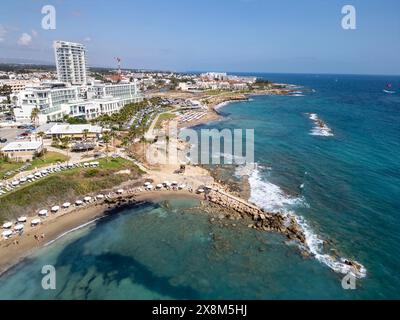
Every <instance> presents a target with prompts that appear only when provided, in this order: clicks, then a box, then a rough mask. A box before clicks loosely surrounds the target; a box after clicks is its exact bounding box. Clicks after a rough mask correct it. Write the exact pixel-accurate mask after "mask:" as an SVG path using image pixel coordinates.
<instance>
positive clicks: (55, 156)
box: [27, 152, 69, 170]
mask: <svg viewBox="0 0 400 320" xmlns="http://www.w3.org/2000/svg"><path fill="white" fill-rule="evenodd" d="M68 159H69V158H68V157H67V156H66V155H64V154H62V153H58V152H46V153H45V154H44V155H43V156H42V157H40V158H36V159H33V160H32V161H31V165H30V166H29V167H28V168H27V170H32V169H34V168H40V167H45V166H48V165H50V164H52V163H54V164H55V163H57V162H58V161H59V162H66V161H67V160H68Z"/></svg>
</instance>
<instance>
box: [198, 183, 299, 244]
mask: <svg viewBox="0 0 400 320" xmlns="http://www.w3.org/2000/svg"><path fill="white" fill-rule="evenodd" d="M205 197H206V199H207V200H208V201H210V202H212V203H215V204H218V205H220V206H221V207H223V208H228V209H231V210H234V211H236V212H237V213H238V214H239V215H240V216H241V217H242V218H245V217H246V216H247V217H250V218H251V219H252V221H253V222H252V223H251V224H249V225H248V226H249V228H254V229H258V230H262V231H275V232H279V233H281V234H283V235H285V236H286V237H287V238H288V239H290V240H297V241H299V242H300V243H301V244H303V245H305V244H306V236H305V234H304V232H303V230H302V228H301V226H300V225H299V224H298V223H297V221H296V219H295V218H294V217H292V216H289V215H284V214H280V213H273V214H272V213H269V212H266V211H264V210H263V209H261V208H259V207H257V206H255V205H253V204H251V203H248V202H246V201H244V200H243V199H240V198H237V197H235V196H233V195H230V194H228V193H226V192H224V191H219V190H210V191H208V192H207V193H206V195H205Z"/></svg>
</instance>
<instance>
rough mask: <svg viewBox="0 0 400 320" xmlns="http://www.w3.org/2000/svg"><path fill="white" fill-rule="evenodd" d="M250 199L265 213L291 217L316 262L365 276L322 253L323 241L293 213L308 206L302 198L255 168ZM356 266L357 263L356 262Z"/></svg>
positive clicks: (252, 174)
mask: <svg viewBox="0 0 400 320" xmlns="http://www.w3.org/2000/svg"><path fill="white" fill-rule="evenodd" d="M249 184H250V199H249V201H251V202H252V203H254V204H256V205H258V206H259V207H261V208H263V209H264V210H266V211H269V212H272V213H274V212H275V213H277V212H281V213H283V214H285V215H287V216H288V217H290V216H292V217H294V218H295V219H296V221H297V223H298V224H299V225H300V226H301V228H302V229H303V232H304V235H305V238H306V247H305V248H304V249H305V250H307V251H308V252H310V253H311V254H312V255H313V256H314V257H315V258H316V259H317V260H318V261H320V262H321V263H323V264H325V265H327V266H328V267H329V268H331V269H332V270H333V271H335V272H337V273H341V274H349V273H350V274H353V275H354V276H355V277H357V278H363V277H365V276H366V274H367V271H366V269H365V268H364V267H363V266H362V265H359V267H360V268H359V270H358V271H356V270H355V268H354V267H352V266H350V265H348V264H346V263H345V262H346V261H349V260H348V259H345V258H340V259H336V258H334V257H332V256H330V255H329V254H326V253H324V252H323V243H324V241H323V240H322V239H321V238H320V237H319V236H318V235H317V234H316V233H314V232H313V230H312V229H311V227H310V226H309V225H308V224H307V222H306V221H305V219H304V218H303V217H301V216H299V215H297V214H296V213H295V211H294V210H295V208H296V207H299V206H308V204H307V202H306V201H305V199H304V198H303V197H291V196H289V195H287V194H285V192H284V191H283V190H282V189H281V188H280V187H279V186H277V185H275V184H273V183H271V182H269V181H267V180H266V179H263V178H261V176H260V172H259V170H258V169H257V168H256V169H255V170H254V171H253V172H252V173H251V175H250V176H249ZM288 220H289V219H288ZM356 263H357V264H358V262H356Z"/></svg>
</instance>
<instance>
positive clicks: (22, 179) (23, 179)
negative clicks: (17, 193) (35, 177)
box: [19, 178, 27, 183]
mask: <svg viewBox="0 0 400 320" xmlns="http://www.w3.org/2000/svg"><path fill="white" fill-rule="evenodd" d="M26 180H27V179H26V178H21V179H19V182H22V183H23V182H26Z"/></svg>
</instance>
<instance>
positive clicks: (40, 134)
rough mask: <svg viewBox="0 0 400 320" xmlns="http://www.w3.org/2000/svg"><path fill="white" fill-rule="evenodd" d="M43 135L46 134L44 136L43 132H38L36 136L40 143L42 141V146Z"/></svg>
mask: <svg viewBox="0 0 400 320" xmlns="http://www.w3.org/2000/svg"><path fill="white" fill-rule="evenodd" d="M45 135H46V134H45V133H44V132H43V131H40V132H38V133H37V134H36V136H38V137H39V138H40V139H41V141H42V146H43V138H44V136H45Z"/></svg>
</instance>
